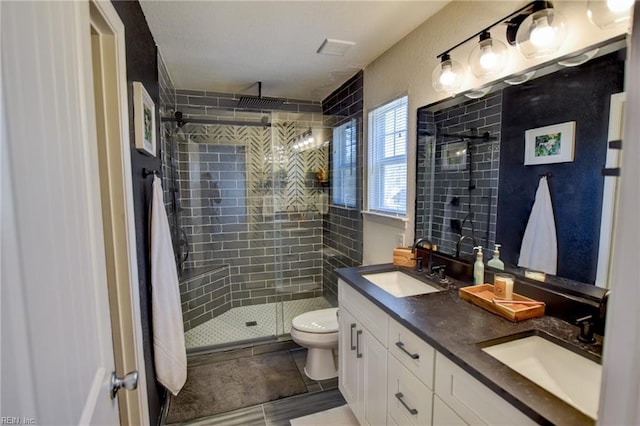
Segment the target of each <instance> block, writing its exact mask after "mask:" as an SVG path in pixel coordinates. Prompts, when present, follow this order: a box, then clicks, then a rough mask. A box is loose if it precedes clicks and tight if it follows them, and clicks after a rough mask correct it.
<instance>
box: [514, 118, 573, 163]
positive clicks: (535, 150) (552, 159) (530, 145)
mask: <svg viewBox="0 0 640 426" xmlns="http://www.w3.org/2000/svg"><path fill="white" fill-rule="evenodd" d="M575 133H576V122H575V121H567V122H566V123H560V124H554V125H551V126H545V127H538V128H536V129H529V130H526V131H525V132H524V141H525V146H524V165H525V166H533V165H537V164H551V163H568V162H571V161H573V155H574V147H575Z"/></svg>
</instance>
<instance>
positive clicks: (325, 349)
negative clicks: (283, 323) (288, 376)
mask: <svg viewBox="0 0 640 426" xmlns="http://www.w3.org/2000/svg"><path fill="white" fill-rule="evenodd" d="M337 314H338V308H329V309H320V310H317V311H310V312H305V313H304V314H301V315H298V316H297V317H295V318H294V319H293V321H292V323H291V338H292V339H293V341H294V342H296V343H297V344H298V345H300V346H302V347H304V348H307V363H306V365H305V367H304V373H305V374H306V375H307V377H309V378H310V379H313V380H326V379H332V378H334V377H337V376H338V368H337V365H336V362H335V360H334V357H333V351H334V350H335V349H337V348H338V315H337Z"/></svg>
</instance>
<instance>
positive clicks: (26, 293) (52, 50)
mask: <svg viewBox="0 0 640 426" xmlns="http://www.w3.org/2000/svg"><path fill="white" fill-rule="evenodd" d="M0 19H1V39H0V40H1V42H2V49H1V50H2V53H1V54H2V102H1V103H0V105H1V108H2V111H1V113H2V115H1V116H2V125H1V126H0V130H2V133H1V136H0V138H1V147H2V150H1V153H2V163H1V164H2V169H1V172H2V181H1V184H2V197H1V200H2V205H1V213H2V300H1V303H2V311H1V315H2V322H1V326H2V361H1V362H2V389H1V395H0V396H1V399H0V401H1V406H0V411H1V413H0V415H1V416H2V417H3V418H6V417H17V418H18V419H19V420H20V421H21V423H20V424H28V423H37V424H64V425H70V424H118V407H117V403H116V401H115V400H112V399H111V398H110V397H109V378H110V375H111V372H112V371H113V369H114V363H113V348H112V342H111V329H110V321H109V306H108V295H107V279H106V272H105V253H104V242H103V234H102V229H103V227H102V216H101V210H100V189H99V182H98V176H96V168H95V165H96V164H97V149H96V140H95V128H94V127H95V124H94V121H93V105H94V104H93V98H92V96H93V95H92V91H91V56H90V55H91V51H90V46H89V37H88V36H87V35H88V22H89V4H88V3H86V2H0Z"/></svg>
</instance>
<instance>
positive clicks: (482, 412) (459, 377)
mask: <svg viewBox="0 0 640 426" xmlns="http://www.w3.org/2000/svg"><path fill="white" fill-rule="evenodd" d="M435 376H436V377H435V393H436V398H439V399H440V401H438V403H434V417H433V420H434V424H488V425H534V424H536V423H535V422H534V421H533V420H531V419H530V418H529V417H527V416H526V415H525V414H523V413H522V412H521V411H519V410H518V409H517V408H515V407H514V406H512V405H511V404H509V403H508V402H507V401H505V400H504V399H502V398H501V397H500V396H498V395H497V394H496V393H495V392H493V391H492V390H491V389H489V388H488V387H486V386H485V385H483V384H482V383H480V382H479V381H478V380H476V379H475V378H474V377H472V376H471V375H470V374H469V373H467V372H466V371H464V370H463V369H462V368H460V367H458V366H457V365H455V364H454V363H453V362H451V361H450V360H449V359H448V358H447V357H445V356H444V355H442V354H441V353H438V352H436V375H435ZM436 401H437V400H436ZM440 404H444V406H443V405H440ZM447 408H449V409H450V411H451V412H450V411H448V410H447ZM453 414H455V416H453ZM457 420H459V421H462V423H459V422H458V421H457ZM436 421H438V423H436Z"/></svg>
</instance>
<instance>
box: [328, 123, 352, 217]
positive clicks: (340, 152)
mask: <svg viewBox="0 0 640 426" xmlns="http://www.w3.org/2000/svg"><path fill="white" fill-rule="evenodd" d="M356 130H357V129H356V120H350V121H349V122H347V123H345V124H343V125H341V126H338V127H335V128H334V129H333V179H332V181H333V200H332V202H333V204H335V205H337V206H344V207H356V139H357V133H356Z"/></svg>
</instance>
